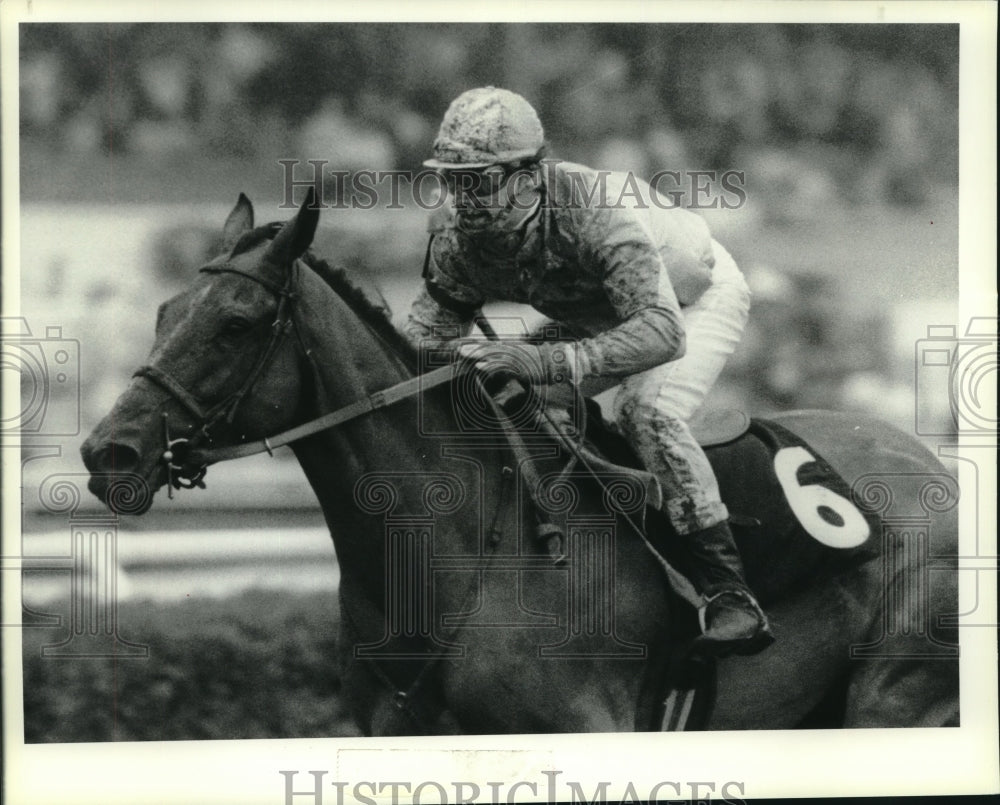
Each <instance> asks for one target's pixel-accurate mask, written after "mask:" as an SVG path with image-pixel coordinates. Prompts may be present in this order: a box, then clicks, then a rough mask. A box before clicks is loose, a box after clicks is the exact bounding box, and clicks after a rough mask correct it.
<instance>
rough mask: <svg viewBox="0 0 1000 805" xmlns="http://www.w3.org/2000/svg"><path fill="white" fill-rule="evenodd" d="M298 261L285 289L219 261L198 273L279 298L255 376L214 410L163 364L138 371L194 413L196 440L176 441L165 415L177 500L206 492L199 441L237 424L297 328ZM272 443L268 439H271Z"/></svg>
mask: <svg viewBox="0 0 1000 805" xmlns="http://www.w3.org/2000/svg"><path fill="white" fill-rule="evenodd" d="M298 270H299V269H298V260H293V261H292V263H291V265H290V267H289V270H288V271H287V272H286V275H285V283H284V285H277V284H276V283H273V282H271V281H270V280H267V279H264V278H263V277H259V276H257V275H256V274H252V273H250V272H249V271H246V270H244V269H242V268H239V267H238V266H235V265H233V264H232V263H218V264H212V263H209V264H208V265H205V266H202V267H201V268H200V269H198V272H199V273H202V274H237V275H239V276H241V277H245V278H246V279H248V280H252V281H253V282H256V283H257V284H258V285H261V286H262V287H264V288H266V289H267V290H269V291H270V292H271V293H273V294H274V295H275V296H277V297H278V309H277V312H276V314H275V318H274V321H273V322H272V324H271V337H270V339H269V341H268V343H267V346H266V347H265V348H264V351H263V352H261V354H260V356H259V357H258V358H257V362H256V363H255V364H254V366H253V368H252V369H251V370H250V373H249V374H248V375H247V377H246V379H245V380H244V381H243V383H242V385H241V386H240V387H239V388H238V389H236V391H234V392H232V393H231V394H229V395H227V396H226V397H225V398H223V399H222V400H220V401H219V402H218V403H216V404H215V405H213V406H211V407H210V408H207V409H206V408H205V407H204V406H202V404H201V403H200V402H199V401H198V399H197V398H196V397H195V396H194V395H193V394H192V393H191V392H190V391H188V390H187V389H186V388H184V385H183V384H182V383H181V382H180V381H178V380H177V379H176V378H175V377H174V376H173V375H172V374H171V373H170V372H169V371H168V370H167V369H165V368H163V367H162V366H154V365H152V364H146V365H143V366H140V367H139V368H138V369H136V370H135V372H133V374H132V376H133V377H144V378H146V379H147V380H149V381H151V382H153V383H154V384H156V385H157V386H159V387H160V388H161V389H163V390H164V391H166V392H167V394H169V395H170V397H171V398H173V400H174V401H175V402H176V403H178V404H179V405H180V406H181V407H182V408H184V409H185V410H186V411H187V412H188V413H190V414H191V415H192V416H193V417H194V419H195V422H196V425H195V432H194V436H192V437H191V438H177V439H174V438H171V435H170V425H169V422H168V418H167V414H166V412H164V414H163V443H164V451H163V462H164V464H166V467H167V493H168V495H170V497H173V490H174V489H182V488H183V489H191V488H192V487H195V486H199V487H202V488H204V486H205V484H204V481H203V480H202V479H203V478H204V477H205V472H206V470H207V469H208V462H195V463H192V462H191V451H192V450H193V449H194V448H195V447H196V446H197V445H198V443H199V440H207V441H209V442H211V441H212V436H211V433H210V431H211V429H212V427H214V426H215V425H217V424H218V423H219V422H221V421H224V422H225V423H226V424H231V423H232V421H233V418H234V417H235V416H236V410H237V409H238V408H239V406H240V403H242V402H243V400H244V398H245V397H246V396H247V394H249V393H250V390H251V389H252V388H253V386H254V384H255V383H256V382H257V380H258V379H259V378H260V376H261V374H263V372H264V370H265V369H266V368H267V367H268V365H269V364H270V363H271V361H272V360H273V358H274V356H275V354H276V353H277V351H278V348H279V347H280V346H281V343H282V341H283V340H284V339H285V337H286V336H287V335H288V334H289V332H291V331H292V330H294V329H295V320H294V315H295V301H296V299H297V296H296V293H295V286H296V280H297V276H298ZM265 442H266V440H265Z"/></svg>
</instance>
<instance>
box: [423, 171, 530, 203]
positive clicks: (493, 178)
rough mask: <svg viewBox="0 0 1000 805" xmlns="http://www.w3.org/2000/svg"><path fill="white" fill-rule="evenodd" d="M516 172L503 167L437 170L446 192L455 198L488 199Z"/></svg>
mask: <svg viewBox="0 0 1000 805" xmlns="http://www.w3.org/2000/svg"><path fill="white" fill-rule="evenodd" d="M516 170H518V169H517V168H511V167H508V166H504V165H489V166H487V167H485V168H454V169H439V170H438V173H439V174H440V176H441V178H442V179H444V184H445V187H447V188H448V192H449V193H451V195H453V196H455V197H456V198H458V197H460V196H469V195H471V196H475V197H476V198H489V197H491V196H495V195H496V194H497V193H499V192H500V191H501V190H502V189H503V187H504V185H505V184H506V183H507V180H508V179H509V178H510V177H511V175H512V174H513V173H514V172H515V171H516Z"/></svg>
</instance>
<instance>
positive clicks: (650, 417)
mask: <svg viewBox="0 0 1000 805" xmlns="http://www.w3.org/2000/svg"><path fill="white" fill-rule="evenodd" d="M645 391H646V392H648V393H643V389H638V390H635V391H633V390H629V391H625V390H623V392H622V393H621V394H619V396H618V399H617V400H616V401H615V409H616V419H617V422H618V427H619V428H620V429H621V430H622V432H623V433H624V434H625V435H626V437H627V438H629V440H630V441H632V442H633V443H635V442H637V441H638V440H640V439H642V438H643V437H644V436H645V437H647V438H648V437H649V436H653V435H655V434H656V433H668V434H674V433H677V432H678V431H682V430H683V429H684V428H685V427H686V426H685V425H684V422H683V420H681V419H680V418H679V417H676V416H673V415H672V414H670V413H669V412H668V411H665V410H663V408H662V406H660V405H659V404H658V402H657V393H656V390H655V389H646V390H645Z"/></svg>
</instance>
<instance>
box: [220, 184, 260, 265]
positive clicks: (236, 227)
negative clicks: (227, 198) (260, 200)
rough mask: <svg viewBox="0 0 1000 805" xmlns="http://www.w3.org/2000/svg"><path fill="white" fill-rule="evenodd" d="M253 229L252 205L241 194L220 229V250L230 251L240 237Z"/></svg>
mask: <svg viewBox="0 0 1000 805" xmlns="http://www.w3.org/2000/svg"><path fill="white" fill-rule="evenodd" d="M251 229H253V204H251V203H250V199H248V198H247V197H246V196H245V195H243V193H240V197H239V198H238V199H237V200H236V206H235V207H233V211H232V212H231V213H229V217H228V218H226V223H225V224H224V225H223V227H222V248H223V249H224V250H225V251H227V252H229V251H232V249H233V246H235V245H236V241H238V240H239V239H240V235H242V234H243V233H244V232H249V231H250V230H251Z"/></svg>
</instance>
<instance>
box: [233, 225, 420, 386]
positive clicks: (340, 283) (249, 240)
mask: <svg viewBox="0 0 1000 805" xmlns="http://www.w3.org/2000/svg"><path fill="white" fill-rule="evenodd" d="M282 226H283V223H282V222H274V223H270V224H264V225H263V226H258V227H257V228H255V229H252V230H251V231H249V232H245V233H244V234H243V235H242V236H240V238H239V240H238V241H236V245H235V246H234V247H233V250H232V252H231V253H230V256H231V257H235V256H236V255H238V254H240V253H241V252H245V251H248V250H249V249H251V248H253V247H254V246H255V245H257V244H258V243H260V242H261V241H262V240H264V239H267V240H272V239H273V238H274V236H275V235H277V234H278V231H279V230H280V229H281V227H282ZM302 261H303V262H304V263H305V264H306V265H307V266H309V268H311V269H312V270H313V271H314V272H315V273H316V275H317V276H319V277H320V279H322V280H323V281H324V282H325V283H326V284H327V285H328V286H329V287H330V289H331V290H332V291H333V292H334V293H335V294H337V296H339V297H340V298H341V299H343V300H344V302H345V303H347V306H348V307H349V308H350V309H351V310H352V311H353V312H354V313H355V314H356V315H357V316H358V318H360V319H361V320H362V321H363V322H364V323H365V324H367V325H368V326H369V327H371V328H372V330H373V331H374V332H375V333H376V335H378V336H379V338H381V339H382V340H383V341H384V342H385V343H386V344H387V345H388V346H389V348H390V349H392V350H393V352H395V353H396V355H398V356H399V357H400V358H402V360H403V361H404V362H405V363H406V365H407V366H408V367H409V368H410V370H411V371H415V370H416V366H417V348H416V347H415V346H414V345H413V344H412V343H411V342H410V340H409V339H408V338H407V337H406V336H405V335H403V334H402V333H401V332H400V331H399V330H397V329H396V326H395V325H394V324H393V323H392V311H391V310H390V308H389V305H388V304H387V303H386V301H385V300H384V299H382V298H381V294H378V292H377V291H375V292H374V293H375V294H378V297H379V298H378V300H377V301H376V300H375V299H373V298H372V297H373V293H372V292H370V291H367V290H366V289H364V288H362V287H361V286H360V285H359V284H358V283H357V282H356V281H355V280H354V279H353V278H352V277H351V274H350V272H349V271H348V270H347V269H346V268H344V267H343V266H339V265H332V264H331V263H329V262H328V261H326V260H324V259H322V258H320V257H317V256H316V255H315V254H314V253H313V252H312V251H311V250H310V251H306V253H305V254H303V255H302Z"/></svg>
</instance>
